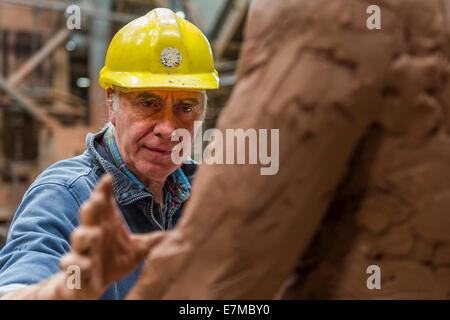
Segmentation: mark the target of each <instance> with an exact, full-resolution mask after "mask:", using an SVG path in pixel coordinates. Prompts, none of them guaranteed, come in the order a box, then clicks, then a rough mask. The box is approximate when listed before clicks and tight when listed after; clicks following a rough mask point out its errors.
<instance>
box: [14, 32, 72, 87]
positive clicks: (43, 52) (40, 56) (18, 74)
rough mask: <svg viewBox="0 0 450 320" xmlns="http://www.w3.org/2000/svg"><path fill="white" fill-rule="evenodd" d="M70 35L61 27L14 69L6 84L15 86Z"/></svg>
mask: <svg viewBox="0 0 450 320" xmlns="http://www.w3.org/2000/svg"><path fill="white" fill-rule="evenodd" d="M69 35H70V31H69V30H68V29H66V28H63V29H61V30H59V31H58V33H56V34H55V35H54V36H53V37H52V38H51V39H50V40H49V41H48V42H47V43H46V44H45V45H44V46H43V47H42V48H41V49H40V50H39V51H38V52H36V53H35V54H34V55H33V56H32V57H31V58H30V59H28V61H27V62H25V63H24V64H23V65H22V66H20V68H19V69H18V70H17V71H15V72H14V73H13V74H12V75H11V76H10V77H9V78H8V81H7V82H8V84H9V85H10V86H13V87H14V86H16V85H17V84H18V83H19V82H21V81H22V80H23V79H24V78H25V77H26V76H28V75H29V74H30V73H31V72H32V71H33V70H34V69H35V68H36V67H37V66H38V65H39V64H40V63H41V62H42V61H44V60H45V58H47V57H48V56H49V55H50V54H51V53H52V52H53V51H54V50H55V49H56V48H58V47H59V46H60V45H61V43H62V42H63V41H65V40H66V39H67V37H68V36H69Z"/></svg>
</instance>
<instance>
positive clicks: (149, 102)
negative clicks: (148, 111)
mask: <svg viewBox="0 0 450 320" xmlns="http://www.w3.org/2000/svg"><path fill="white" fill-rule="evenodd" d="M142 105H143V106H145V107H153V106H158V102H157V101H144V102H142Z"/></svg>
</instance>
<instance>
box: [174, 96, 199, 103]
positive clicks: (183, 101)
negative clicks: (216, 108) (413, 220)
mask: <svg viewBox="0 0 450 320" xmlns="http://www.w3.org/2000/svg"><path fill="white" fill-rule="evenodd" d="M177 101H178V102H181V103H185V104H191V105H197V104H199V102H198V100H197V99H195V98H184V99H178V100H177Z"/></svg>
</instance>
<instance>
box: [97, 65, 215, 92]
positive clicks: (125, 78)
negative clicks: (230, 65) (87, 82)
mask: <svg viewBox="0 0 450 320" xmlns="http://www.w3.org/2000/svg"><path fill="white" fill-rule="evenodd" d="M99 83H100V86H101V87H102V88H104V89H108V88H112V86H113V85H116V86H119V87H122V88H136V89H143V88H174V89H176V88H177V89H193V90H211V89H218V88H219V77H218V76H217V71H215V70H214V72H212V73H196V74H179V73H168V74H154V73H150V72H118V71H111V70H107V68H106V67H104V68H103V70H102V71H101V72H100V79H99Z"/></svg>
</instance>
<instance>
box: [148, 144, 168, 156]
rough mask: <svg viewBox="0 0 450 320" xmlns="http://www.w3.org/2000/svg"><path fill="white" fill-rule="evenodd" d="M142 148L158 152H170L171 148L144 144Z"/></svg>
mask: <svg viewBox="0 0 450 320" xmlns="http://www.w3.org/2000/svg"><path fill="white" fill-rule="evenodd" d="M144 148H146V149H148V150H150V151H153V152H158V153H160V154H170V153H171V152H172V150H170V149H167V148H155V147H147V146H145V147H144Z"/></svg>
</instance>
